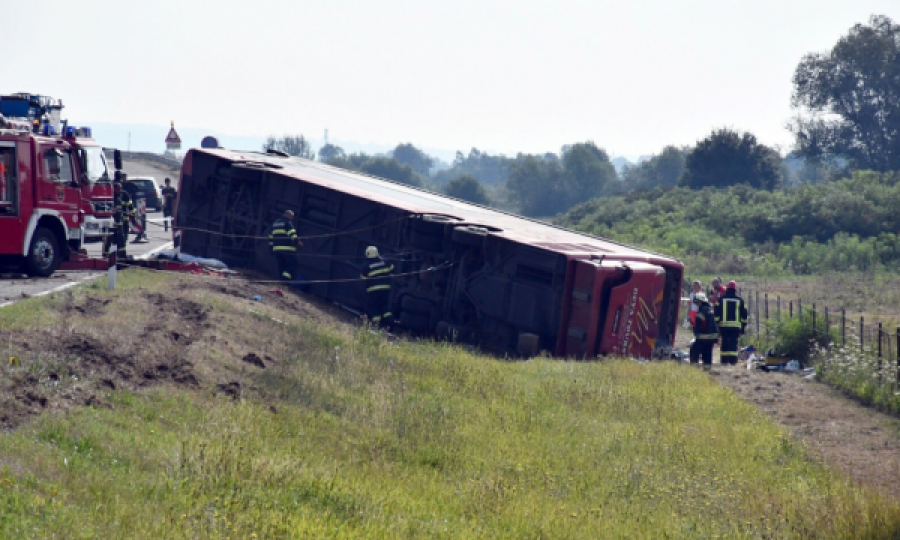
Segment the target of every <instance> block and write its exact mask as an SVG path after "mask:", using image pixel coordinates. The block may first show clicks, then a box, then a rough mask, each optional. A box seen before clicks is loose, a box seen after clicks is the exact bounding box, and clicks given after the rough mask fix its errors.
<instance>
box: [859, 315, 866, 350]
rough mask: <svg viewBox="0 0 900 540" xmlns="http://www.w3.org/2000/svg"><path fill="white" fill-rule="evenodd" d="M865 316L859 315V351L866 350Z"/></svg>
mask: <svg viewBox="0 0 900 540" xmlns="http://www.w3.org/2000/svg"><path fill="white" fill-rule="evenodd" d="M863 319H864V317H863V316H862V315H860V316H859V352H865V348H866V323H865V322H864V320H863Z"/></svg>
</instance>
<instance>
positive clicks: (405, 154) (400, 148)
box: [392, 143, 434, 177]
mask: <svg viewBox="0 0 900 540" xmlns="http://www.w3.org/2000/svg"><path fill="white" fill-rule="evenodd" d="M392 155H393V156H394V159H396V160H397V161H399V162H400V163H402V164H404V165H409V166H410V167H411V168H412V170H414V171H416V172H417V173H418V174H420V175H422V176H425V177H427V176H428V175H429V174H430V172H431V166H432V165H434V159H432V158H431V156H429V155H428V154H426V153H425V152H423V151H421V150H419V149H418V148H416V147H415V146H413V145H412V144H411V143H406V144H398V145H397V148H394V151H393V152H392Z"/></svg>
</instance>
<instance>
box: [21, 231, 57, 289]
mask: <svg viewBox="0 0 900 540" xmlns="http://www.w3.org/2000/svg"><path fill="white" fill-rule="evenodd" d="M60 262H61V259H60V253H59V242H58V241H57V240H56V235H55V234H53V233H52V232H51V231H50V230H49V229H47V228H44V227H40V228H38V229H37V230H36V231H34V236H32V237H31V246H30V247H29V248H28V258H27V259H26V260H25V267H26V269H27V270H28V274H29V275H32V276H37V277H49V276H50V275H51V274H52V273H53V272H55V271H56V269H57V268H58V267H59V264H60Z"/></svg>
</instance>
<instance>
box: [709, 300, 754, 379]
mask: <svg viewBox="0 0 900 540" xmlns="http://www.w3.org/2000/svg"><path fill="white" fill-rule="evenodd" d="M715 313H716V323H717V324H718V326H719V332H721V333H722V348H721V356H722V363H723V364H732V365H734V364H737V359H738V339H740V337H741V336H742V335H743V334H744V330H745V329H746V328H747V308H746V307H745V306H744V299H743V298H741V297H740V296H738V295H737V291H736V290H734V289H733V288H729V289H728V290H726V291H725V295H724V296H722V298H721V299H720V300H719V304H718V305H717V306H716V311H715Z"/></svg>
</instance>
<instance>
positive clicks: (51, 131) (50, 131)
mask: <svg viewBox="0 0 900 540" xmlns="http://www.w3.org/2000/svg"><path fill="white" fill-rule="evenodd" d="M41 135H44V136H45V137H50V136H51V135H56V129H55V128H54V127H53V126H51V125H50V124H44V127H43V129H41Z"/></svg>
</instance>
